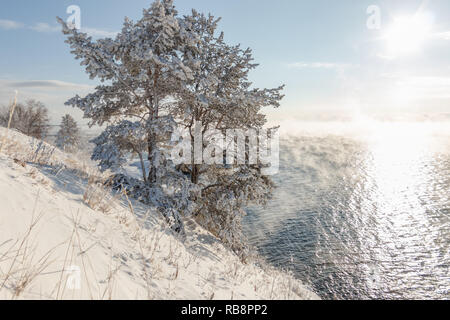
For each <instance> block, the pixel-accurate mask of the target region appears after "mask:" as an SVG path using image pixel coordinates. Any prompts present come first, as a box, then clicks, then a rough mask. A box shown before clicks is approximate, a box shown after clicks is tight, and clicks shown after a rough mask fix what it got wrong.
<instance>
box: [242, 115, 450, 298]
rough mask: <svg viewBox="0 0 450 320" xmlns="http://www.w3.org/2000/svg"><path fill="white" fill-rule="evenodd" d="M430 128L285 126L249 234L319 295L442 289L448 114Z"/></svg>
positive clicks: (431, 293)
mask: <svg viewBox="0 0 450 320" xmlns="http://www.w3.org/2000/svg"><path fill="white" fill-rule="evenodd" d="M436 128H437V125H434V124H420V123H416V124H392V123H391V124H379V125H377V126H376V127H373V128H371V130H366V129H367V128H365V129H364V130H362V132H361V133H359V132H358V130H356V131H352V132H340V133H332V134H328V133H327V130H326V129H327V128H326V124H324V125H323V126H322V127H321V129H320V130H317V131H314V130H312V131H308V132H307V133H301V132H297V133H295V134H293V133H291V134H290V135H289V136H286V135H284V136H283V137H284V139H283V141H282V142H281V148H280V149H281V153H280V157H281V160H280V172H279V174H277V175H275V176H274V177H273V178H274V180H275V181H276V183H277V185H278V188H277V190H276V192H275V195H274V199H273V200H272V201H271V202H270V204H269V205H268V206H267V207H266V208H263V209H261V208H260V209H255V208H251V209H249V210H248V216H247V217H246V218H245V229H246V234H247V235H248V237H249V241H250V243H251V244H252V245H254V246H255V247H256V248H257V250H258V252H259V253H260V254H261V255H262V256H263V257H264V258H266V260H267V261H268V262H270V263H271V264H274V265H276V266H280V267H283V268H285V269H288V270H291V271H292V272H293V273H294V274H295V275H296V277H298V278H299V279H301V280H302V281H304V282H305V283H306V284H308V285H309V286H310V287H312V289H313V290H314V291H315V292H316V293H317V294H318V295H319V296H321V297H322V298H323V299H380V298H383V299H448V298H450V134H448V130H447V129H448V128H450V123H448V126H447V127H446V125H445V124H444V125H441V128H444V129H443V130H440V129H439V130H436ZM344 131H345V130H344Z"/></svg>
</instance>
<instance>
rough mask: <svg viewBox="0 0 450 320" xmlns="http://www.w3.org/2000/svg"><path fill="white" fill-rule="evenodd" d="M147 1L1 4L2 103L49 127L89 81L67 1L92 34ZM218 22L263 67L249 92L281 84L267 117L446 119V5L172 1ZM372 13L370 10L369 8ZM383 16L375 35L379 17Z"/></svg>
mask: <svg viewBox="0 0 450 320" xmlns="http://www.w3.org/2000/svg"><path fill="white" fill-rule="evenodd" d="M150 3H151V1H150V0H133V1H123V0H95V1H91V0H78V1H76V0H71V1H66V0H40V1H33V2H31V1H29V0H14V1H12V0H9V1H1V2H0V43H1V50H0V104H6V103H8V101H9V100H10V99H11V97H12V96H13V95H14V90H19V99H20V100H25V99H27V98H31V97H33V98H36V99H38V100H41V101H43V102H44V103H45V104H46V105H47V106H48V107H49V108H50V110H51V114H52V117H53V121H54V122H55V123H58V122H59V119H60V117H61V116H62V115H63V114H64V113H66V112H70V113H72V114H74V115H79V113H78V114H77V113H76V111H74V110H72V109H71V108H68V107H65V106H64V105H63V103H64V101H66V100H67V99H68V98H70V97H72V96H74V95H75V94H77V93H78V94H86V93H88V92H89V91H90V90H92V86H94V85H95V83H94V82H92V81H90V80H89V79H88V77H87V75H86V74H85V73H84V71H83V68H81V67H80V66H79V62H78V61H76V60H74V58H73V56H72V55H71V54H70V53H69V48H68V46H67V45H66V44H65V43H64V37H63V36H62V34H61V33H60V31H59V28H58V25H57V24H56V19H55V17H56V16H60V17H62V18H64V19H67V17H68V16H69V15H68V14H67V13H66V9H67V7H68V6H69V5H78V6H79V7H80V8H81V26H82V28H84V29H85V30H87V31H89V32H90V33H91V34H93V35H94V36H105V35H106V36H107V35H111V34H114V32H115V31H119V30H120V28H121V25H122V22H123V18H124V17H125V16H128V17H130V18H131V19H137V18H139V17H140V16H141V13H142V8H144V7H148V6H149V5H150ZM175 5H176V6H177V9H178V10H179V11H180V12H181V13H188V12H189V11H190V9H191V8H195V9H197V10H198V11H201V12H211V13H212V14H213V15H215V16H218V17H219V16H220V17H222V19H223V20H222V22H221V29H222V30H223V31H224V32H225V36H226V39H227V40H228V41H229V42H230V43H241V44H242V45H243V46H246V47H247V46H248V47H251V48H252V49H253V50H254V56H255V58H256V61H257V62H258V63H260V64H261V66H260V67H259V68H258V69H257V70H256V71H254V72H253V73H252V75H251V78H252V80H253V82H254V85H255V86H258V87H274V86H278V85H279V84H286V90H285V94H286V98H285V99H284V101H283V104H282V107H283V108H282V109H281V110H279V112H277V113H276V114H275V113H270V115H271V117H272V118H273V119H287V118H288V119H292V118H302V117H306V115H305V113H307V112H310V111H315V113H316V115H320V116H321V117H323V118H328V117H330V116H335V115H336V114H342V113H349V114H370V113H374V112H376V113H402V112H409V111H420V112H421V113H447V114H450V1H448V0H433V1H424V0H408V1H400V0H384V1H377V0H358V1H354V0H339V1H333V0H314V1H313V0H303V1H299V0H289V1H288V0H279V1H273V0H272V1H269V0H230V1H219V0H190V1H185V0H178V1H175ZM371 5H375V6H377V7H376V10H375V11H371V14H368V13H367V9H368V8H369V6H371ZM378 9H379V13H380V20H379V22H380V29H369V28H368V27H367V23H368V20H369V24H370V25H371V26H375V27H376V26H377V21H378V19H377V15H376V11H377V10H378Z"/></svg>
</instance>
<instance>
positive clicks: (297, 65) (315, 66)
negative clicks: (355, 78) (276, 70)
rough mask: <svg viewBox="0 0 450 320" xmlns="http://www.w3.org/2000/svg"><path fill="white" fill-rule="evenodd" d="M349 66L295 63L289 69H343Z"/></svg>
mask: <svg viewBox="0 0 450 320" xmlns="http://www.w3.org/2000/svg"><path fill="white" fill-rule="evenodd" d="M349 66H350V65H348V64H340V63H332V62H295V63H291V64H289V67H291V68H297V69H341V68H346V67H349Z"/></svg>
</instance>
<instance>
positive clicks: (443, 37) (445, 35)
mask: <svg viewBox="0 0 450 320" xmlns="http://www.w3.org/2000/svg"><path fill="white" fill-rule="evenodd" d="M435 37H436V38H439V39H441V40H450V31H447V32H441V33H437V34H436V35H435Z"/></svg>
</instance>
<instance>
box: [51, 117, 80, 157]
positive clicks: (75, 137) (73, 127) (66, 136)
mask: <svg viewBox="0 0 450 320" xmlns="http://www.w3.org/2000/svg"><path fill="white" fill-rule="evenodd" d="M55 143H56V146H57V147H58V148H60V149H62V150H64V151H68V152H73V151H75V150H76V148H77V147H78V146H79V143H80V130H79V128H78V125H77V123H76V121H75V119H74V118H73V117H72V116H71V115H69V114H66V115H65V116H63V117H62V120H61V124H60V128H59V131H58V133H57V134H56V141H55Z"/></svg>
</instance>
